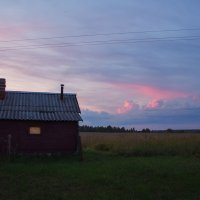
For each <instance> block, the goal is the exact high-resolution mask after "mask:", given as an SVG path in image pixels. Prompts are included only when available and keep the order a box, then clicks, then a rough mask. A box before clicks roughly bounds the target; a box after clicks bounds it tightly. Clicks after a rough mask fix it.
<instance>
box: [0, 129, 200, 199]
mask: <svg viewBox="0 0 200 200" xmlns="http://www.w3.org/2000/svg"><path fill="white" fill-rule="evenodd" d="M81 138H82V144H83V157H84V161H83V162H80V161H79V159H78V156H77V155H71V156H60V157H58V156H56V157H15V158H12V159H11V160H10V161H9V160H6V159H0V186H1V187H0V199H1V200H15V199H23V200H31V199H34V200H44V199H48V200H65V199H70V200H71V199H72V200H73V199H75V200H76V199H78V200H80V199H83V200H96V199H97V200H104V199H105V200H113V199H115V200H126V199H127V200H154V199H156V200H159V199H160V200H165V199H166V200H167V199H173V200H176V199H177V200H178V199H181V200H189V199H200V190H199V185H200V153H199V152H200V151H199V146H200V135H199V134H191V135H190V134H181V135H180V134H178V135H177V134H175V135H173V134H163V135H157V134H146V135H145V134H140V135H139V134H124V133H123V134H115V133H112V134H110V133H109V134H108V133H107V134H105V133H81Z"/></svg>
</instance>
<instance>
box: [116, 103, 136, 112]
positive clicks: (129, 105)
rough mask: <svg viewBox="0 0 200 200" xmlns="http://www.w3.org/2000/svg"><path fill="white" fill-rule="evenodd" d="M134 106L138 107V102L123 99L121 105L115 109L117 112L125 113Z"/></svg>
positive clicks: (134, 107)
mask: <svg viewBox="0 0 200 200" xmlns="http://www.w3.org/2000/svg"><path fill="white" fill-rule="evenodd" d="M136 108H139V106H138V104H136V103H134V102H132V101H128V100H125V101H124V103H123V105H122V106H121V107H119V108H118V109H117V113H118V114H125V113H128V112H130V111H131V110H133V109H136Z"/></svg>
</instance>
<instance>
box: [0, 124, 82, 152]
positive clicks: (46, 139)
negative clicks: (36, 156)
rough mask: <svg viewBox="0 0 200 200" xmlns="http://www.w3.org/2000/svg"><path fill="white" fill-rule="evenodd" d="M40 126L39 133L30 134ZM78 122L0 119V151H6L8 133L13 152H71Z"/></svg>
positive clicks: (75, 147) (76, 138)
mask: <svg viewBox="0 0 200 200" xmlns="http://www.w3.org/2000/svg"><path fill="white" fill-rule="evenodd" d="M30 127H40V128H41V134H40V135H30V134H29V129H30ZM78 132H79V130H78V122H41V121H0V152H3V153H4V152H6V151H7V147H8V135H9V134H10V135H11V150H12V152H15V153H72V152H75V151H76V150H77V141H78Z"/></svg>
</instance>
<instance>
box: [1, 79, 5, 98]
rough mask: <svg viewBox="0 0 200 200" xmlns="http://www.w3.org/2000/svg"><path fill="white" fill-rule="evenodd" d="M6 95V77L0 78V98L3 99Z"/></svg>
mask: <svg viewBox="0 0 200 200" xmlns="http://www.w3.org/2000/svg"><path fill="white" fill-rule="evenodd" d="M5 96H6V79H5V78H0V100H4V99H5Z"/></svg>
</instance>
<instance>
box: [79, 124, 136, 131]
mask: <svg viewBox="0 0 200 200" xmlns="http://www.w3.org/2000/svg"><path fill="white" fill-rule="evenodd" d="M80 132H107V133H108V132H109V133H133V132H136V130H135V129H134V128H130V129H126V128H124V127H115V126H110V125H109V126H87V125H83V126H80Z"/></svg>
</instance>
